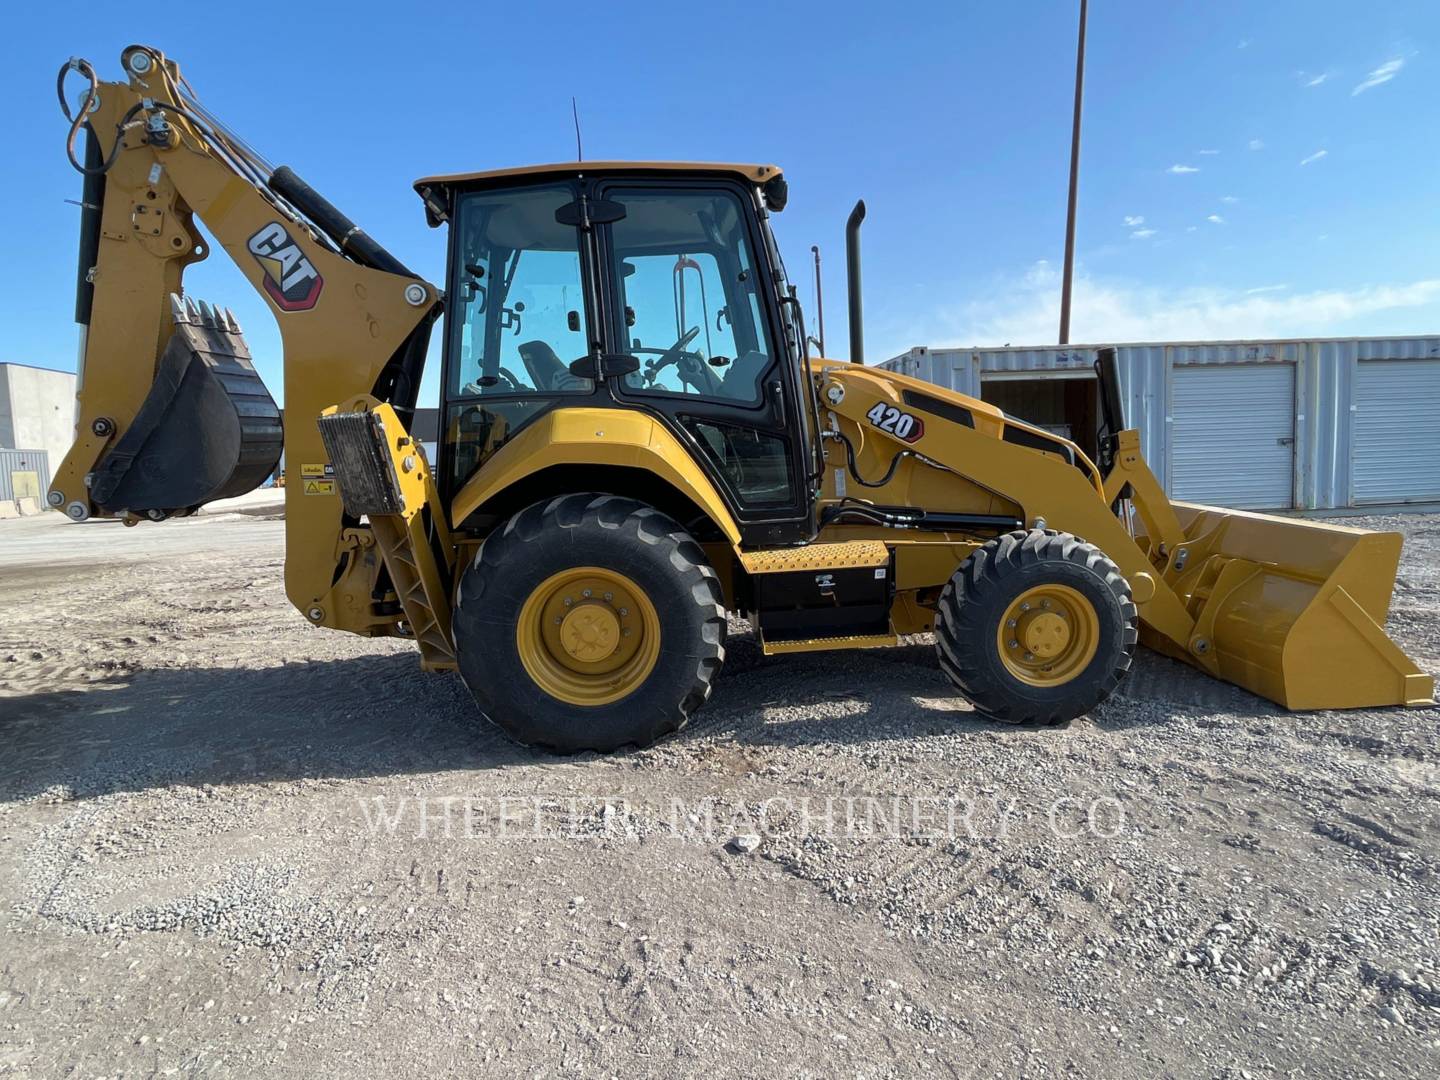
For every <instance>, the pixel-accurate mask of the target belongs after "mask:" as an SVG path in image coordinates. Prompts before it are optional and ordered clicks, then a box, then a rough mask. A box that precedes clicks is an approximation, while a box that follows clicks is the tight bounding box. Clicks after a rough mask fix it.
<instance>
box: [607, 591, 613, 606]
mask: <svg viewBox="0 0 1440 1080" xmlns="http://www.w3.org/2000/svg"><path fill="white" fill-rule="evenodd" d="M614 599H615V594H614V593H608V592H607V593H606V594H605V602H606V603H607V604H608V603H609V602H610V601H611V600H614Z"/></svg>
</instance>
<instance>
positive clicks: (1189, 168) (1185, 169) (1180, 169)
mask: <svg viewBox="0 0 1440 1080" xmlns="http://www.w3.org/2000/svg"><path fill="white" fill-rule="evenodd" d="M1165 171H1166V172H1168V173H1174V174H1175V175H1176V176H1184V175H1185V174H1186V173H1192V172H1199V171H1200V170H1199V169H1197V168H1196V167H1195V166H1194V165H1171V166H1170V167H1169V168H1168V169H1166V170H1165Z"/></svg>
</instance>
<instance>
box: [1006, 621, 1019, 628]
mask: <svg viewBox="0 0 1440 1080" xmlns="http://www.w3.org/2000/svg"><path fill="white" fill-rule="evenodd" d="M1005 625H1006V626H1008V627H1009V628H1010V629H1011V630H1014V629H1015V627H1016V626H1017V625H1019V624H1018V623H1016V621H1015V620H1014V619H1009V620H1007V621H1006V623H1005Z"/></svg>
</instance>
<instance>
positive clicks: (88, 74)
mask: <svg viewBox="0 0 1440 1080" xmlns="http://www.w3.org/2000/svg"><path fill="white" fill-rule="evenodd" d="M72 71H78V72H79V73H80V74H81V75H84V76H85V78H87V79H89V80H90V86H89V88H88V89H87V90H86V91H85V100H84V101H83V102H81V104H80V109H79V111H78V112H73V113H72V112H71V111H70V102H68V101H66V100H65V76H67V75H69V74H70V72H72ZM55 94H56V96H57V97H58V98H59V99H60V111H61V112H63V113H64V114H65V119H66V120H69V121H70V130H69V132H68V133H67V134H66V136H65V156H66V157H67V158H69V159H70V164H71V166H72V167H73V168H74V169H75V171H76V172H78V173H80V174H81V175H82V176H93V175H96V174H102V175H103V174H104V173H107V172H109V171H110V167H111V166H112V165H114V164H115V159H116V158H117V157H119V156H120V151H121V149H122V148H123V143H122V139H121V135H123V134H124V131H125V125H126V124H128V123H130V121H131V120H133V119H135V115H136V113H138V112H140V110H141V109H143V108H144V105H142V104H136V105H132V106H131V107H130V108H129V110H128V111H127V112H126V113H125V115H124V116H123V117H121V118H120V123H118V124H116V125H115V145H114V146H112V147H111V148H110V156H109V157H107V158H106V159H105V160H104V161H102V162H101V163H100V164H99V165H96V166H89V165H83V164H81V162H80V160H79V158H77V157H76V156H75V140H76V139H77V138H79V137H80V129H81V128H83V127H84V126H85V117H87V116H89V115H90V110H91V109H93V108H94V107H95V106H96V105H97V104H98V103H99V101H100V77H99V76H98V75H96V74H95V69H94V68H93V67H92V66H91V65H90V61H89V60H81V59H80V58H78V57H72V58H71V59H69V60H67V61H66V62H65V63H63V64H61V65H60V74H59V75H57V76H56V77H55Z"/></svg>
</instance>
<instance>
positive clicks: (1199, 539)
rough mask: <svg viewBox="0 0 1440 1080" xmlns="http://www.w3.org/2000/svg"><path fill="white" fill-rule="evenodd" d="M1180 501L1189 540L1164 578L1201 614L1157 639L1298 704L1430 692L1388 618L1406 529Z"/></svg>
mask: <svg viewBox="0 0 1440 1080" xmlns="http://www.w3.org/2000/svg"><path fill="white" fill-rule="evenodd" d="M1171 505H1172V506H1173V508H1174V511H1175V515H1176V517H1177V518H1178V519H1179V523H1180V527H1181V530H1182V532H1183V535H1184V541H1183V543H1181V544H1178V545H1176V546H1175V547H1174V550H1172V551H1168V552H1166V553H1165V558H1164V562H1163V566H1164V579H1165V582H1166V583H1167V584H1168V585H1169V586H1170V587H1171V589H1173V590H1174V591H1175V592H1176V593H1177V594H1179V596H1180V598H1181V599H1182V600H1183V601H1184V602H1185V604H1186V606H1187V608H1188V609H1189V612H1190V614H1191V616H1192V617H1193V618H1194V619H1195V620H1196V622H1195V628H1194V631H1193V633H1192V635H1191V638H1190V641H1189V642H1184V643H1177V642H1170V641H1168V639H1164V638H1160V637H1159V636H1158V635H1156V634H1154V632H1153V631H1150V632H1147V634H1146V640H1147V643H1148V644H1151V645H1152V646H1153V647H1155V648H1158V649H1159V650H1160V651H1162V652H1167V653H1169V654H1171V655H1174V656H1177V657H1179V658H1181V659H1185V660H1187V661H1189V662H1190V663H1193V664H1195V665H1196V666H1198V667H1201V668H1203V669H1205V670H1208V671H1210V672H1211V673H1212V674H1215V675H1218V676H1219V677H1220V678H1222V679H1225V680H1227V681H1229V682H1233V683H1236V684H1238V685H1240V686H1243V687H1245V688H1246V689H1247V690H1250V691H1252V692H1254V693H1257V694H1260V695H1262V696H1264V697H1267V698H1269V699H1271V700H1272V701H1275V702H1277V703H1279V704H1281V705H1283V706H1285V707H1286V708H1289V709H1348V708H1363V707H1368V706H1381V705H1420V704H1425V703H1428V702H1429V701H1430V700H1431V699H1432V697H1433V696H1434V691H1435V684H1434V680H1433V678H1431V677H1430V676H1429V675H1426V674H1423V673H1422V672H1421V671H1420V669H1419V668H1417V667H1416V666H1415V665H1414V664H1413V663H1412V662H1411V661H1410V659H1409V658H1408V657H1407V656H1406V655H1405V654H1404V653H1403V652H1401V651H1400V648H1399V646H1397V645H1396V644H1395V643H1394V642H1393V641H1391V640H1390V638H1389V636H1388V635H1387V634H1386V633H1385V629H1384V627H1385V618H1386V616H1387V614H1388V613H1389V610H1390V595H1391V592H1392V590H1393V589H1394V587H1395V573H1396V570H1397V568H1398V566H1399V562H1400V546H1401V536H1400V534H1398V533H1376V532H1366V531H1364V530H1362V529H1352V528H1346V527H1344V526H1340V525H1331V524H1327V523H1321V522H1315V521H1305V520H1300V519H1290V518H1281V517H1272V516H1270V515H1267V514H1254V513H1246V512H1244V511H1240V510H1226V509H1221V508H1219V507H1213V506H1199V505H1195V504H1190V503H1173V504H1171ZM1152 639H1153V640H1152ZM1177 646H1178V647H1177Z"/></svg>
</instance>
